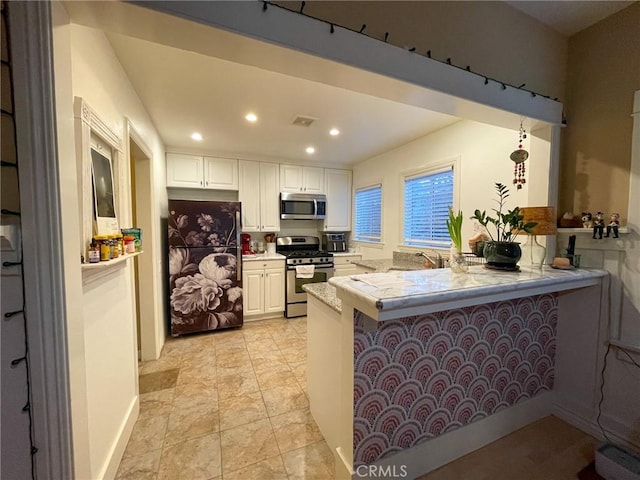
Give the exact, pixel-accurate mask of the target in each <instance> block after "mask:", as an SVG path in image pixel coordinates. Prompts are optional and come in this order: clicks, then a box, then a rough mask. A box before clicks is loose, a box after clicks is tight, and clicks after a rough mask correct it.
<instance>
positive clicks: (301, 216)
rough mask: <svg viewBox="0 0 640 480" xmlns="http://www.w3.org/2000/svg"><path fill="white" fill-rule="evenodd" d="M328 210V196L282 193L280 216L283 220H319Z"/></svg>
mask: <svg viewBox="0 0 640 480" xmlns="http://www.w3.org/2000/svg"><path fill="white" fill-rule="evenodd" d="M326 212H327V196H326V195H322V194H312V193H288V192H282V193H281V194H280V218H281V219H283V220H318V219H323V218H324V217H325V215H326Z"/></svg>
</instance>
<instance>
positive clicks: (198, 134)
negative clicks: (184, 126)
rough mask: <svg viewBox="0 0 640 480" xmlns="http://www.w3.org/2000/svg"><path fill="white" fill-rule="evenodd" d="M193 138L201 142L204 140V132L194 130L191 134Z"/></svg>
mask: <svg viewBox="0 0 640 480" xmlns="http://www.w3.org/2000/svg"><path fill="white" fill-rule="evenodd" d="M191 139H192V140H195V141H196V142H201V141H202V134H201V133H198V132H193V133H192V134H191Z"/></svg>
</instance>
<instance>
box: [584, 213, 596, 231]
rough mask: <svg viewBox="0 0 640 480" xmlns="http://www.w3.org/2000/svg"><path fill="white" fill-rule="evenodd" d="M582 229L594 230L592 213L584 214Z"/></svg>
mask: <svg viewBox="0 0 640 480" xmlns="http://www.w3.org/2000/svg"><path fill="white" fill-rule="evenodd" d="M582 227H583V228H593V217H592V216H591V212H582Z"/></svg>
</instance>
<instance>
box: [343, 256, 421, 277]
mask: <svg viewBox="0 0 640 480" xmlns="http://www.w3.org/2000/svg"><path fill="white" fill-rule="evenodd" d="M352 264H353V265H360V266H361V267H365V268H371V269H373V270H375V272H376V273H385V272H388V271H389V270H391V269H402V270H427V269H428V268H427V267H425V266H424V263H416V262H415V261H407V260H400V259H397V258H383V259H379V260H356V261H355V262H352Z"/></svg>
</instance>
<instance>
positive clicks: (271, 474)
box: [224, 455, 287, 480]
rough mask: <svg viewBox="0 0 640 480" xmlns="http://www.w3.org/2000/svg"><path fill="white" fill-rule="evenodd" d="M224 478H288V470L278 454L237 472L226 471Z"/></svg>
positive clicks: (228, 479)
mask: <svg viewBox="0 0 640 480" xmlns="http://www.w3.org/2000/svg"><path fill="white" fill-rule="evenodd" d="M224 480H287V471H286V470H285V468H284V464H283V463H282V457H280V455H278V456H277V457H271V458H268V459H267V460H263V461H262V462H258V463H255V464H253V465H249V466H248V467H245V468H241V469H240V470H236V471H235V472H229V473H226V472H225V474H224Z"/></svg>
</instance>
